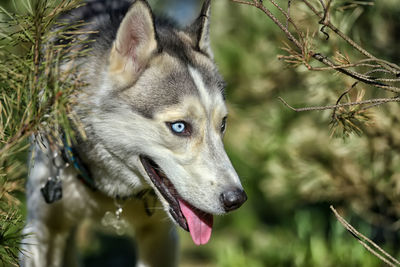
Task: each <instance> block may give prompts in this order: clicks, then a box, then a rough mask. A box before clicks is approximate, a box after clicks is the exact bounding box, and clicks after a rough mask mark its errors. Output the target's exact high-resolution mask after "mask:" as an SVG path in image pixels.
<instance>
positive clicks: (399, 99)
mask: <svg viewBox="0 0 400 267" xmlns="http://www.w3.org/2000/svg"><path fill="white" fill-rule="evenodd" d="M278 99H279V100H280V101H281V102H282V103H283V104H284V105H285V106H287V107H288V108H290V109H291V110H293V111H296V112H303V111H312V110H327V109H336V108H340V107H350V106H357V105H364V104H384V103H390V102H400V97H396V98H376V99H370V100H364V101H357V102H350V103H344V104H338V105H332V106H317V107H304V108H294V107H292V106H291V105H289V104H288V103H287V102H286V101H285V100H283V98H282V97H278Z"/></svg>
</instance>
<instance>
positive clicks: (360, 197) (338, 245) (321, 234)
mask: <svg viewBox="0 0 400 267" xmlns="http://www.w3.org/2000/svg"><path fill="white" fill-rule="evenodd" d="M11 2H12V1H4V0H3V1H2V2H1V3H2V4H3V5H4V6H6V7H8V8H10V9H12V3H11ZM150 2H151V5H152V6H153V7H154V8H155V10H156V11H157V12H158V13H166V14H168V15H169V16H172V17H175V18H176V19H178V20H179V21H180V22H181V23H187V22H188V21H190V20H191V19H192V18H194V17H195V16H196V14H197V12H198V11H199V8H200V5H201V1H196V0H193V1H188V0H186V1H185V0H181V1H178V0H174V1H173V0H171V1H161V0H159V1H156V0H155V1H150ZM265 2H266V5H268V6H269V4H268V3H267V1H265ZM277 2H278V3H282V4H283V3H285V1H277ZM286 2H287V1H286ZM296 2H297V1H296ZM299 2H300V1H299ZM317 2H318V1H314V3H315V4H316V3H317ZM333 2H334V3H336V4H338V5H344V4H348V3H351V2H355V1H341V0H336V1H333ZM369 3H372V4H374V5H364V6H354V7H351V8H348V9H343V10H340V9H336V10H335V11H334V12H332V17H331V19H332V21H333V22H334V23H335V24H336V26H338V28H340V29H341V30H342V31H344V32H345V33H346V34H348V35H349V36H351V37H352V38H353V39H355V40H356V41H357V42H359V43H360V44H361V45H362V46H363V47H364V48H366V49H367V50H368V51H370V52H372V53H373V54H374V55H376V56H378V57H381V58H384V59H386V60H389V61H392V62H394V63H399V60H400V51H399V49H398V47H399V43H400V19H399V18H400V5H399V2H398V0H385V1H370V2H369ZM292 12H293V15H294V16H296V17H297V18H299V19H300V21H301V23H302V27H303V28H307V29H309V31H310V32H311V33H312V32H316V33H317V34H316V37H315V39H316V46H317V48H318V50H319V51H324V52H325V51H326V53H327V54H329V53H331V54H332V53H333V52H332V51H333V50H334V49H337V48H340V49H344V51H345V52H346V53H347V54H348V55H349V56H351V57H355V58H357V57H358V54H357V53H356V52H355V51H353V50H351V49H350V48H349V47H347V46H345V45H343V44H341V43H340V42H339V41H338V40H337V39H335V38H334V36H333V35H332V36H331V38H330V40H329V41H325V39H324V36H323V35H322V34H320V33H318V30H319V26H318V20H317V19H315V18H314V19H313V18H312V17H311V16H307V15H306V13H305V9H304V8H302V6H301V4H297V5H295V6H294V8H292ZM211 34H212V46H213V49H214V53H215V60H216V62H217V65H218V66H219V69H220V72H221V73H222V75H223V76H224V77H225V79H226V81H227V84H228V86H227V89H226V90H227V101H228V106H229V111H230V115H229V120H228V130H227V134H226V137H225V144H226V149H227V152H228V154H229V156H230V158H231V160H232V162H233V165H234V166H235V168H236V170H237V172H238V173H239V175H240V177H241V179H242V183H243V185H244V187H245V189H246V191H247V194H248V197H249V199H248V201H247V203H246V204H245V205H244V206H243V207H242V208H240V209H239V210H237V211H235V212H232V213H231V214H229V215H226V216H223V217H217V218H216V219H215V227H214V229H213V236H212V239H211V241H210V243H209V244H207V245H206V246H202V247H196V246H195V245H194V244H193V242H192V241H191V239H190V236H189V235H188V234H187V233H186V232H184V231H181V230H179V232H180V236H181V265H180V266H188V267H189V266H221V267H225V266H226V267H228V266H229V267H236V266H238V267H240V266H251V267H253V266H254V267H259V266H310V267H311V266H327V267H329V266H383V263H382V262H380V261H379V260H378V259H377V258H375V257H374V256H372V255H371V254H370V253H369V252H367V251H366V250H365V249H364V248H363V247H362V246H361V245H360V244H359V243H358V242H357V241H356V239H355V238H353V237H352V236H351V235H350V234H349V233H348V232H346V230H345V229H344V228H343V227H342V226H341V225H340V223H339V222H338V221H337V220H336V218H335V217H334V215H333V214H332V213H331V211H330V210H329V206H330V205H334V206H335V207H336V208H337V209H338V211H339V212H340V213H341V214H342V215H343V216H345V217H346V219H348V220H349V221H350V223H351V224H352V225H353V226H354V227H356V228H357V229H358V230H360V231H361V232H362V233H364V234H365V235H367V236H369V237H370V238H371V239H372V240H373V241H375V242H376V243H377V244H378V245H381V246H383V248H385V249H386V250H387V251H388V252H390V253H391V254H392V255H393V256H395V257H397V258H398V257H399V256H400V253H399V248H400V239H399V238H400V235H399V228H400V221H399V219H398V218H399V214H400V202H399V199H400V156H399V150H400V125H399V119H400V118H399V115H398V114H400V108H399V105H398V104H388V105H385V106H380V107H377V108H375V109H373V110H371V111H370V116H371V117H372V121H371V122H370V125H368V126H366V127H364V128H363V130H364V133H363V135H362V136H354V135H350V136H349V137H347V138H341V137H340V136H339V137H336V136H337V134H334V136H333V137H332V133H331V130H330V128H329V121H330V116H331V113H330V112H329V111H324V112H307V113H295V112H294V111H292V110H289V109H288V108H286V107H285V106H284V105H282V103H281V102H279V101H278V100H277V97H278V96H281V97H283V98H284V99H285V100H286V101H288V102H289V103H291V104H293V105H294V106H312V105H325V104H334V103H335V102H336V100H337V98H338V96H339V95H340V94H341V93H342V92H343V91H344V90H345V89H346V88H347V87H348V86H350V85H351V84H352V83H353V81H352V80H351V79H349V78H345V77H343V76H342V75H340V74H335V72H327V73H326V72H321V73H319V72H318V73H317V72H309V71H307V70H306V68H304V67H301V66H300V67H296V68H291V67H289V66H288V65H287V64H286V63H284V62H282V61H280V60H278V58H277V55H279V54H282V53H284V52H283V51H282V50H281V47H282V46H283V41H286V39H285V36H284V35H283V33H282V32H281V31H280V30H279V29H278V28H277V27H276V26H275V25H274V24H273V23H272V22H271V21H270V20H269V19H268V18H267V17H266V16H265V14H263V13H261V12H260V11H259V10H256V9H255V8H253V7H249V6H243V5H239V4H235V3H232V2H230V1H228V0H218V1H217V0H214V1H213V6H212V23H211ZM366 91H367V96H370V97H372V96H382V93H381V92H375V91H370V89H369V88H366ZM82 232H85V231H82ZM86 234H87V233H86ZM80 240H86V242H83V244H81V250H82V251H81V254H82V257H83V259H84V262H85V266H124V265H123V263H121V262H125V263H126V262H131V261H133V260H134V257H133V256H132V255H131V254H130V253H129V251H130V250H129V249H126V248H130V247H129V246H130V245H129V243H128V241H127V240H125V239H124V238H119V239H115V238H111V237H110V236H108V235H104V234H99V233H98V234H94V235H93V234H91V235H86V236H85V237H82V238H80ZM110 240H112V241H110ZM104 241H105V242H104ZM110 242H111V243H110ZM110 244H112V245H110ZM94 248H95V249H94ZM124 249H125V250H126V252H124V251H123V250H124ZM117 252H118V256H116V255H117ZM155 256H156V252H155ZM103 257H108V260H107V259H105V258H103ZM116 257H120V258H121V260H120V261H118V260H115V258H116ZM110 258H111V259H110ZM112 258H114V260H112ZM122 259H123V260H122ZM99 262H101V263H102V264H100V263H99ZM118 262H120V263H118ZM128 266H129V265H128Z"/></svg>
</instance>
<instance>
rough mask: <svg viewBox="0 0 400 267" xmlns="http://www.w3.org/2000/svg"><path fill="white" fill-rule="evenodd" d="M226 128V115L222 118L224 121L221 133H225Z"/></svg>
mask: <svg viewBox="0 0 400 267" xmlns="http://www.w3.org/2000/svg"><path fill="white" fill-rule="evenodd" d="M225 129H226V117H224V118H223V119H222V123H221V133H224V132H225Z"/></svg>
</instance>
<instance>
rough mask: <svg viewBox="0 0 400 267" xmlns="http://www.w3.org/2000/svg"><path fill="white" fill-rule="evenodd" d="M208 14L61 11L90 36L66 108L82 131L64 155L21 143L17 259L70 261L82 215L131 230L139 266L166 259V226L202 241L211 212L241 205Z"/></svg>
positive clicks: (41, 264) (111, 7)
mask: <svg viewBox="0 0 400 267" xmlns="http://www.w3.org/2000/svg"><path fill="white" fill-rule="evenodd" d="M110 2H111V1H110ZM209 15H210V0H206V1H205V3H204V4H203V7H202V10H201V13H200V15H199V17H198V18H197V19H196V20H195V21H194V22H193V23H192V24H191V25H190V26H188V27H186V28H179V27H176V26H174V25H173V23H170V22H165V21H164V22H161V21H158V20H157V19H155V18H154V17H153V14H152V11H151V8H150V6H149V5H148V3H147V2H146V1H145V0H136V1H135V2H133V3H132V4H129V6H127V5H126V3H125V2H122V3H120V4H116V3H115V2H113V3H108V4H106V3H105V2H104V1H101V2H100V1H99V2H96V1H90V2H88V3H87V5H86V6H84V7H82V8H80V9H78V10H76V11H73V12H72V14H70V17H71V18H73V19H85V20H86V21H87V22H90V24H89V25H90V26H88V27H91V28H90V29H92V30H95V31H97V33H95V34H92V35H90V38H92V39H94V40H95V42H93V44H92V49H91V52H90V54H89V55H87V56H85V57H84V58H83V59H81V62H79V63H80V65H79V72H80V73H82V75H83V78H84V81H85V82H86V83H88V84H89V85H88V86H87V87H85V88H84V89H83V90H82V92H80V93H79V94H80V95H79V98H78V99H79V104H78V105H77V106H76V107H74V109H75V110H74V111H75V112H76V114H78V117H79V119H80V121H81V123H82V125H83V127H84V130H85V133H86V136H87V138H85V139H82V140H81V141H78V142H77V143H76V144H73V145H71V146H69V145H65V150H67V151H65V152H66V154H67V156H66V157H61V155H59V154H57V153H56V152H54V150H52V149H51V148H50V147H51V146H46V148H43V147H40V146H39V145H38V144H36V145H34V146H33V148H32V149H33V153H34V155H35V157H34V162H31V165H32V166H31V168H30V173H29V178H28V184H27V205H28V216H27V226H26V227H25V229H24V233H27V234H29V235H28V237H27V238H26V239H25V240H24V241H23V243H24V244H25V245H24V246H23V248H22V249H23V250H24V251H25V252H24V255H22V256H21V265H22V266H26V267H32V266H36V267H45V266H72V265H73V263H72V262H70V258H71V257H70V254H71V253H70V252H69V249H70V247H71V246H70V244H71V243H73V242H69V240H70V238H71V236H72V234H73V232H74V231H73V230H74V229H75V228H76V227H77V225H79V223H80V222H82V220H83V219H84V218H92V219H93V220H94V221H99V222H100V221H103V222H104V221H106V222H105V224H107V220H108V224H109V225H111V226H113V227H115V228H116V229H117V230H118V229H121V228H122V227H123V226H124V227H125V226H126V227H127V228H129V229H133V230H132V231H133V232H134V236H135V239H136V241H137V243H138V255H139V262H138V265H139V266H164V267H165V266H176V265H177V246H178V245H177V237H176V230H175V227H174V224H176V225H178V226H180V227H181V228H183V229H184V230H187V231H189V232H190V235H191V237H192V239H193V241H194V243H195V244H197V245H200V244H206V243H207V242H208V241H209V239H210V236H211V230H212V224H213V215H221V214H225V213H226V212H229V211H232V210H234V209H237V208H238V207H240V206H241V205H242V204H243V203H244V202H245V201H246V199H247V196H246V194H245V192H244V190H243V187H242V185H241V183H240V180H239V177H238V175H237V174H236V172H235V170H234V168H233V167H232V164H231V162H230V160H229V158H228V156H227V154H226V152H225V150H224V146H223V142H222V139H223V136H224V132H225V128H226V118H227V108H226V105H225V101H224V81H223V79H222V77H221V76H220V74H219V73H218V70H217V67H216V66H215V63H214V61H213V53H212V51H211V49H210V40H209ZM44 142H45V141H44ZM68 163H69V165H68ZM61 166H63V167H61ZM54 177H57V179H56V180H54ZM79 177H80V179H79ZM82 180H83V181H82ZM61 185H62V187H61ZM61 188H62V191H61ZM61 192H62V197H61ZM143 192H150V193H147V194H143ZM152 194H153V197H154V198H153V199H155V201H156V204H155V205H150V206H149V204H148V202H149V201H146V200H148V198H149V197H150V198H151V195H152ZM56 200H57V201H56ZM46 202H48V203H46ZM49 202H53V203H51V204H49ZM157 206H158V207H162V208H157ZM114 211H115V214H114ZM107 216H108V217H107ZM113 216H114V217H113ZM168 217H169V218H168ZM125 223H126V224H125ZM121 224H123V226H121ZM130 227H131V228H130Z"/></svg>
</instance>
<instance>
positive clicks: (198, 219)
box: [179, 199, 213, 245]
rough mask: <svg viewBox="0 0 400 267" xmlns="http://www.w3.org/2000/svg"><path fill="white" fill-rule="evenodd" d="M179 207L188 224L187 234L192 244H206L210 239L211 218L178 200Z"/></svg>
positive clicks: (209, 215)
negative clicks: (190, 237)
mask: <svg viewBox="0 0 400 267" xmlns="http://www.w3.org/2000/svg"><path fill="white" fill-rule="evenodd" d="M179 206H180V207H181V210H182V213H183V216H185V218H186V221H187V223H188V226H189V232H190V235H191V236H192V240H193V242H194V243H195V244H196V245H204V244H207V242H208V240H210V237H211V230H212V226H213V216H212V215H211V214H207V213H205V212H201V211H199V210H197V209H194V208H193V207H192V206H190V205H189V204H187V203H186V202H184V201H182V200H180V199H179Z"/></svg>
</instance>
